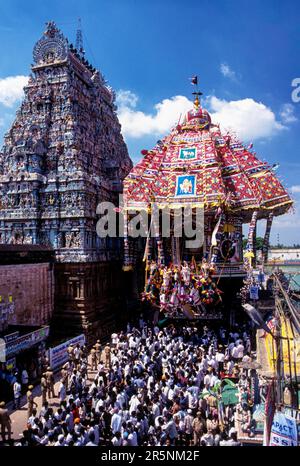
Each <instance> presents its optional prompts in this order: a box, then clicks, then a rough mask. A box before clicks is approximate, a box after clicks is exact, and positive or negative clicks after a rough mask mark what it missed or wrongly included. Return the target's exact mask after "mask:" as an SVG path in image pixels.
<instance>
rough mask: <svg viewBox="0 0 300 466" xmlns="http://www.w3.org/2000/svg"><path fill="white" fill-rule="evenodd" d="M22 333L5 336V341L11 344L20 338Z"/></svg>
mask: <svg viewBox="0 0 300 466" xmlns="http://www.w3.org/2000/svg"><path fill="white" fill-rule="evenodd" d="M19 334H20V332H13V333H10V334H9V335H4V337H3V338H4V340H5V341H6V343H9V342H11V341H14V340H16V339H17V338H18V336H19Z"/></svg>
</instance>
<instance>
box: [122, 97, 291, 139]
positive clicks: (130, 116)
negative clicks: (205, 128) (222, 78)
mask: <svg viewBox="0 0 300 466" xmlns="http://www.w3.org/2000/svg"><path fill="white" fill-rule="evenodd" d="M138 101H139V99H138V96H137V95H136V94H134V93H133V92H131V91H128V90H121V91H119V92H118V93H117V104H118V107H119V108H118V116H119V120H120V123H121V125H122V132H123V135H124V136H125V137H129V138H133V139H138V138H141V137H143V136H147V135H150V136H151V135H153V136H162V135H165V134H166V133H167V132H168V131H169V130H170V129H171V127H172V126H174V125H175V124H176V123H177V122H178V119H179V117H180V115H181V121H182V118H183V116H184V115H185V114H186V112H187V111H189V110H190V109H191V108H192V107H193V103H192V101H191V100H189V99H188V98H187V97H185V96H182V95H176V96H174V97H171V98H169V99H164V100H163V101H161V102H159V103H157V104H156V105H154V107H153V112H152V113H145V112H142V111H141V110H138ZM204 104H205V105H206V106H207V107H208V110H209V111H210V114H211V118H212V122H213V123H216V124H220V125H221V128H222V129H223V130H224V131H227V130H230V131H232V132H234V133H236V134H237V135H238V137H240V138H241V139H242V140H243V141H245V140H255V139H264V138H268V137H270V136H273V135H274V134H276V133H278V132H280V131H282V130H284V129H286V126H284V125H283V124H282V123H281V122H280V121H277V119H276V115H275V113H274V112H273V111H272V110H271V109H270V108H269V107H267V106H266V105H265V104H263V103H261V102H256V101H255V100H253V99H251V98H246V99H241V100H231V101H227V100H223V99H219V98H218V97H216V96H209V97H207V98H206V99H205V101H204Z"/></svg>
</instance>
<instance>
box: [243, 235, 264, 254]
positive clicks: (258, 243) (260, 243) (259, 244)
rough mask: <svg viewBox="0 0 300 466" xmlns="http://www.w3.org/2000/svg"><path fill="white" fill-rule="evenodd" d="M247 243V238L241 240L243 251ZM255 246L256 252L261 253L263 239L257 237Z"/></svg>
mask: <svg viewBox="0 0 300 466" xmlns="http://www.w3.org/2000/svg"><path fill="white" fill-rule="evenodd" d="M247 241H248V240H247V238H245V239H243V249H245V248H246V246H247ZM255 244H256V250H257V251H261V250H262V247H263V244H264V239H263V238H262V237H261V236H257V238H256V242H255Z"/></svg>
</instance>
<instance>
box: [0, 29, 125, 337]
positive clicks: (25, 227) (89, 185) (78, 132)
mask: <svg viewBox="0 0 300 466" xmlns="http://www.w3.org/2000/svg"><path fill="white" fill-rule="evenodd" d="M33 59H34V63H33V65H32V67H31V69H32V74H31V75H30V77H29V81H28V84H27V86H26V87H25V89H24V91H25V97H24V100H23V102H22V104H21V107H20V109H19V110H18V111H17V115H16V119H15V121H14V123H13V124H12V127H11V129H10V130H9V132H8V133H7V134H6V135H5V140H4V146H3V149H2V152H1V154H0V159H1V160H0V161H1V163H0V193H1V205H0V243H2V244H32V245H44V246H48V247H50V248H52V249H54V251H55V311H54V316H53V323H54V326H55V328H57V329H63V331H64V332H67V331H68V332H69V333H70V334H74V333H79V332H80V331H82V330H83V331H84V332H85V333H86V334H87V335H93V336H94V337H96V336H98V337H101V336H104V335H105V334H106V333H109V332H110V331H111V327H112V326H113V323H112V320H111V315H112V314H111V303H110V300H111V297H110V296H111V294H112V293H110V290H111V289H112V287H114V288H116V289H118V282H119V281H121V279H120V277H119V276H118V273H119V272H118V270H119V269H120V270H121V267H119V263H118V261H119V259H120V258H119V255H118V254H119V252H118V251H119V249H118V242H117V240H116V241H115V242H114V240H110V241H109V242H108V241H105V240H104V239H101V238H99V237H98V236H97V233H96V223H97V220H98V218H97V216H96V208H97V205H98V203H99V202H101V201H105V200H109V201H113V202H117V196H118V194H119V193H120V192H121V190H122V181H123V179H124V177H125V176H126V175H127V174H128V172H129V171H130V169H131V167H132V162H131V160H130V158H129V155H128V152H127V148H126V145H125V143H124V140H123V137H122V135H121V126H120V124H119V121H118V118H117V115H116V106H115V104H114V99H115V95H114V92H113V91H112V90H111V88H110V87H109V86H108V85H107V83H106V81H105V80H104V78H103V76H102V75H101V73H100V72H99V71H97V70H96V69H95V68H94V67H93V66H91V65H90V64H89V63H88V61H87V60H86V59H85V58H84V52H83V50H82V49H80V50H76V49H75V48H74V47H73V45H72V44H70V43H69V42H68V40H67V39H66V38H65V37H64V36H63V34H62V33H61V31H60V30H59V29H58V28H57V27H56V25H55V23H54V22H49V23H47V28H46V31H45V32H44V34H43V36H42V38H41V39H40V40H39V41H38V42H37V43H36V45H35V47H34V50H33ZM115 294H116V293H115Z"/></svg>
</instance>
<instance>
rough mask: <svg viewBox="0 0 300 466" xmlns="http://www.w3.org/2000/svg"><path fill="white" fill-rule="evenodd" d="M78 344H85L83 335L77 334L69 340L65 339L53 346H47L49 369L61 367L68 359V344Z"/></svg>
mask: <svg viewBox="0 0 300 466" xmlns="http://www.w3.org/2000/svg"><path fill="white" fill-rule="evenodd" d="M78 344H79V345H80V346H83V345H84V344H85V336H84V335H83V334H82V335H78V336H77V337H74V338H72V339H71V340H68V341H65V342H64V343H61V344H60V345H58V346H55V347H54V348H49V363H50V366H51V369H57V368H59V367H61V366H62V365H63V364H64V363H65V362H67V361H68V359H69V356H68V347H69V346H70V345H78Z"/></svg>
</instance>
